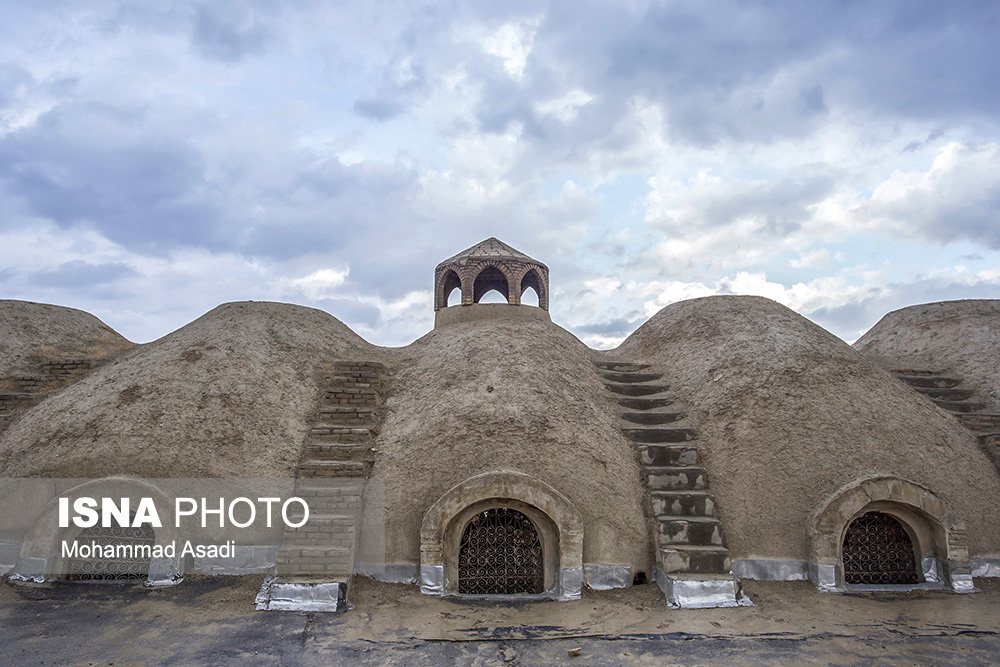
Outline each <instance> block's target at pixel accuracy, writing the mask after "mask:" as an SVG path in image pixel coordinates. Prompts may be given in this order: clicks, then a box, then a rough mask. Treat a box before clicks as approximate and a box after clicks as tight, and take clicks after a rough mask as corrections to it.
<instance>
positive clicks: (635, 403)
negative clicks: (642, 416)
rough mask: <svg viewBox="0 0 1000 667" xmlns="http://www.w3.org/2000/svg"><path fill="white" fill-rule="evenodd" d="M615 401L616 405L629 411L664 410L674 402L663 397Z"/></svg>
mask: <svg viewBox="0 0 1000 667" xmlns="http://www.w3.org/2000/svg"><path fill="white" fill-rule="evenodd" d="M616 400H617V401H618V405H620V406H622V407H623V408H628V409H630V410H656V409H659V408H665V407H667V406H668V405H670V404H671V403H673V402H674V401H673V399H670V398H667V397H665V396H658V397H656V398H618V399H616Z"/></svg>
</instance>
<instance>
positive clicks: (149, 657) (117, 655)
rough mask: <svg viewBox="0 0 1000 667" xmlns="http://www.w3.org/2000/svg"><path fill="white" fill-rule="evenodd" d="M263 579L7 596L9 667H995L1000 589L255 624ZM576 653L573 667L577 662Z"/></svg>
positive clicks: (635, 600) (645, 594)
mask: <svg viewBox="0 0 1000 667" xmlns="http://www.w3.org/2000/svg"><path fill="white" fill-rule="evenodd" d="M260 581H261V580H260V578H258V577H243V578H226V577H217V578H195V579H190V580H188V581H185V582H184V583H183V584H182V585H180V586H177V587H173V588H169V589H160V590H149V589H143V588H141V587H120V586H83V585H71V584H64V585H58V586H54V587H51V588H41V589H24V588H13V587H10V586H7V585H4V586H2V588H0V656H2V658H0V660H2V662H3V663H4V664H85V665H86V664H110V663H113V664H116V665H121V664H207V663H211V664H234V663H241V664H247V663H249V664H320V663H323V664H330V663H333V664H371V665H376V664H398V665H411V664H412V665H425V664H426V665H434V664H470V665H503V664H523V665H534V664H572V665H604V664H616V665H653V664H656V665H664V664H759V663H761V662H767V663H770V664H800V663H802V662H806V661H808V662H815V663H820V664H836V665H851V664H900V663H905V664H914V663H916V664H940V663H942V662H947V663H949V664H990V663H995V662H996V660H997V658H998V656H1000V582H998V581H992V580H979V581H978V582H977V585H978V586H979V587H980V589H981V592H980V593H979V594H976V595H965V596H958V595H953V594H951V593H947V592H917V593H900V594H886V593H880V594H866V595H831V594H820V593H818V592H816V590H815V589H814V588H813V587H812V586H810V585H809V584H806V583H777V582H746V584H747V585H746V588H747V591H748V593H749V594H750V596H751V597H752V598H753V599H754V601H755V602H756V605H757V606H755V607H753V608H739V609H730V610H724V609H723V610H681V611H677V610H670V609H668V608H667V607H666V606H665V605H664V603H663V602H662V597H661V596H660V594H659V591H658V589H657V588H656V587H655V586H653V585H646V586H637V587H634V588H632V589H628V590H619V591H607V592H590V591H588V592H587V593H586V594H585V595H584V598H583V599H582V600H579V601H574V602H534V603H517V604H512V603H487V602H469V601H463V600H456V599H447V598H445V599H437V598H430V597H426V596H423V595H421V594H420V593H419V592H418V591H417V589H416V588H415V587H412V586H403V585H391V584H380V583H375V582H371V581H368V580H364V579H361V580H359V581H358V582H356V585H355V586H354V588H353V590H352V598H353V602H354V608H353V609H352V610H351V611H349V612H347V613H345V614H318V613H312V614H303V613H290V612H256V611H253V607H252V604H251V602H252V600H253V597H254V594H255V593H256V589H257V586H259V584H260ZM574 648H579V649H580V652H579V655H578V656H576V657H571V656H570V655H569V650H570V649H574Z"/></svg>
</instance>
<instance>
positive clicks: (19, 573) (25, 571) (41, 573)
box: [9, 556, 48, 584]
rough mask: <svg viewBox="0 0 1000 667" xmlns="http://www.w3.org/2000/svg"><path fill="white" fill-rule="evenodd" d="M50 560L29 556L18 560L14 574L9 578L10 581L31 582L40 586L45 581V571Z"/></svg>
mask: <svg viewBox="0 0 1000 667" xmlns="http://www.w3.org/2000/svg"><path fill="white" fill-rule="evenodd" d="M47 565H48V559H47V558H44V557H42V556H37V557H33V556H29V557H27V558H24V557H22V558H18V559H17V565H16V566H15V567H14V572H12V573H11V574H10V576H9V579H10V581H19V582H30V583H36V584H40V583H42V582H43V581H45V571H46V567H47Z"/></svg>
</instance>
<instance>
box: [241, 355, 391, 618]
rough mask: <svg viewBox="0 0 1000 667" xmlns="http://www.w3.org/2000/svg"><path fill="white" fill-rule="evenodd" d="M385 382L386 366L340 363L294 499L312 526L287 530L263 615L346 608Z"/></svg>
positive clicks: (313, 427) (262, 601)
mask: <svg viewBox="0 0 1000 667" xmlns="http://www.w3.org/2000/svg"><path fill="white" fill-rule="evenodd" d="M384 376H385V368H384V366H383V365H382V364H380V363H377V362H372V361H340V362H336V363H334V364H333V366H332V368H331V370H330V373H329V374H328V375H327V377H326V379H325V382H324V386H323V390H322V397H321V399H320V405H319V407H318V409H317V410H316V413H315V414H314V415H313V418H312V420H311V424H310V429H309V432H308V434H307V436H306V439H305V442H304V443H303V447H302V454H301V456H300V460H299V463H298V466H297V467H296V470H295V477H296V480H295V492H296V495H298V496H299V497H301V498H303V499H304V500H305V501H306V502H307V503H308V504H309V510H310V516H309V520H308V522H307V523H306V524H305V525H304V526H302V527H299V528H291V527H286V528H285V531H284V534H283V536H282V540H281V545H280V546H279V548H278V558H277V561H276V564H277V577H275V578H271V579H269V580H268V581H266V582H265V583H264V586H263V587H262V588H261V591H260V593H259V594H258V597H257V608H258V609H261V610H295V611H342V610H343V609H345V608H346V605H347V592H348V588H349V586H350V581H351V577H352V575H353V574H354V565H355V563H354V557H355V552H356V548H357V538H358V535H357V531H358V526H359V520H360V515H361V510H362V497H363V494H364V489H365V479H366V478H368V477H369V476H370V475H371V470H372V466H373V464H374V460H375V450H374V449H373V448H372V446H371V445H372V439H373V438H374V436H375V435H376V434H377V433H378V428H379V426H380V424H381V417H382V415H381V412H380V409H381V406H382V393H381V392H383V391H384V387H385V382H384ZM332 480H337V481H336V482H334V481H332Z"/></svg>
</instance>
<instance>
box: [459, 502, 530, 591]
mask: <svg viewBox="0 0 1000 667" xmlns="http://www.w3.org/2000/svg"><path fill="white" fill-rule="evenodd" d="M543 562H544V561H543V557H542V543H541V540H540V539H539V536H538V531H537V530H536V529H535V525H534V524H533V523H532V522H531V519H529V518H528V517H526V516H525V515H524V514H522V513H520V512H518V511H517V510H514V509H511V508H509V507H498V508H494V509H488V510H484V511H482V512H479V513H478V514H476V515H475V516H474V517H473V518H472V520H471V521H470V522H469V523H468V525H466V527H465V531H464V532H463V533H462V542H461V545H460V546H459V553H458V592H459V593H468V594H478V595H516V594H523V593H541V592H543V591H544V589H545V569H544V564H543Z"/></svg>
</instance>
